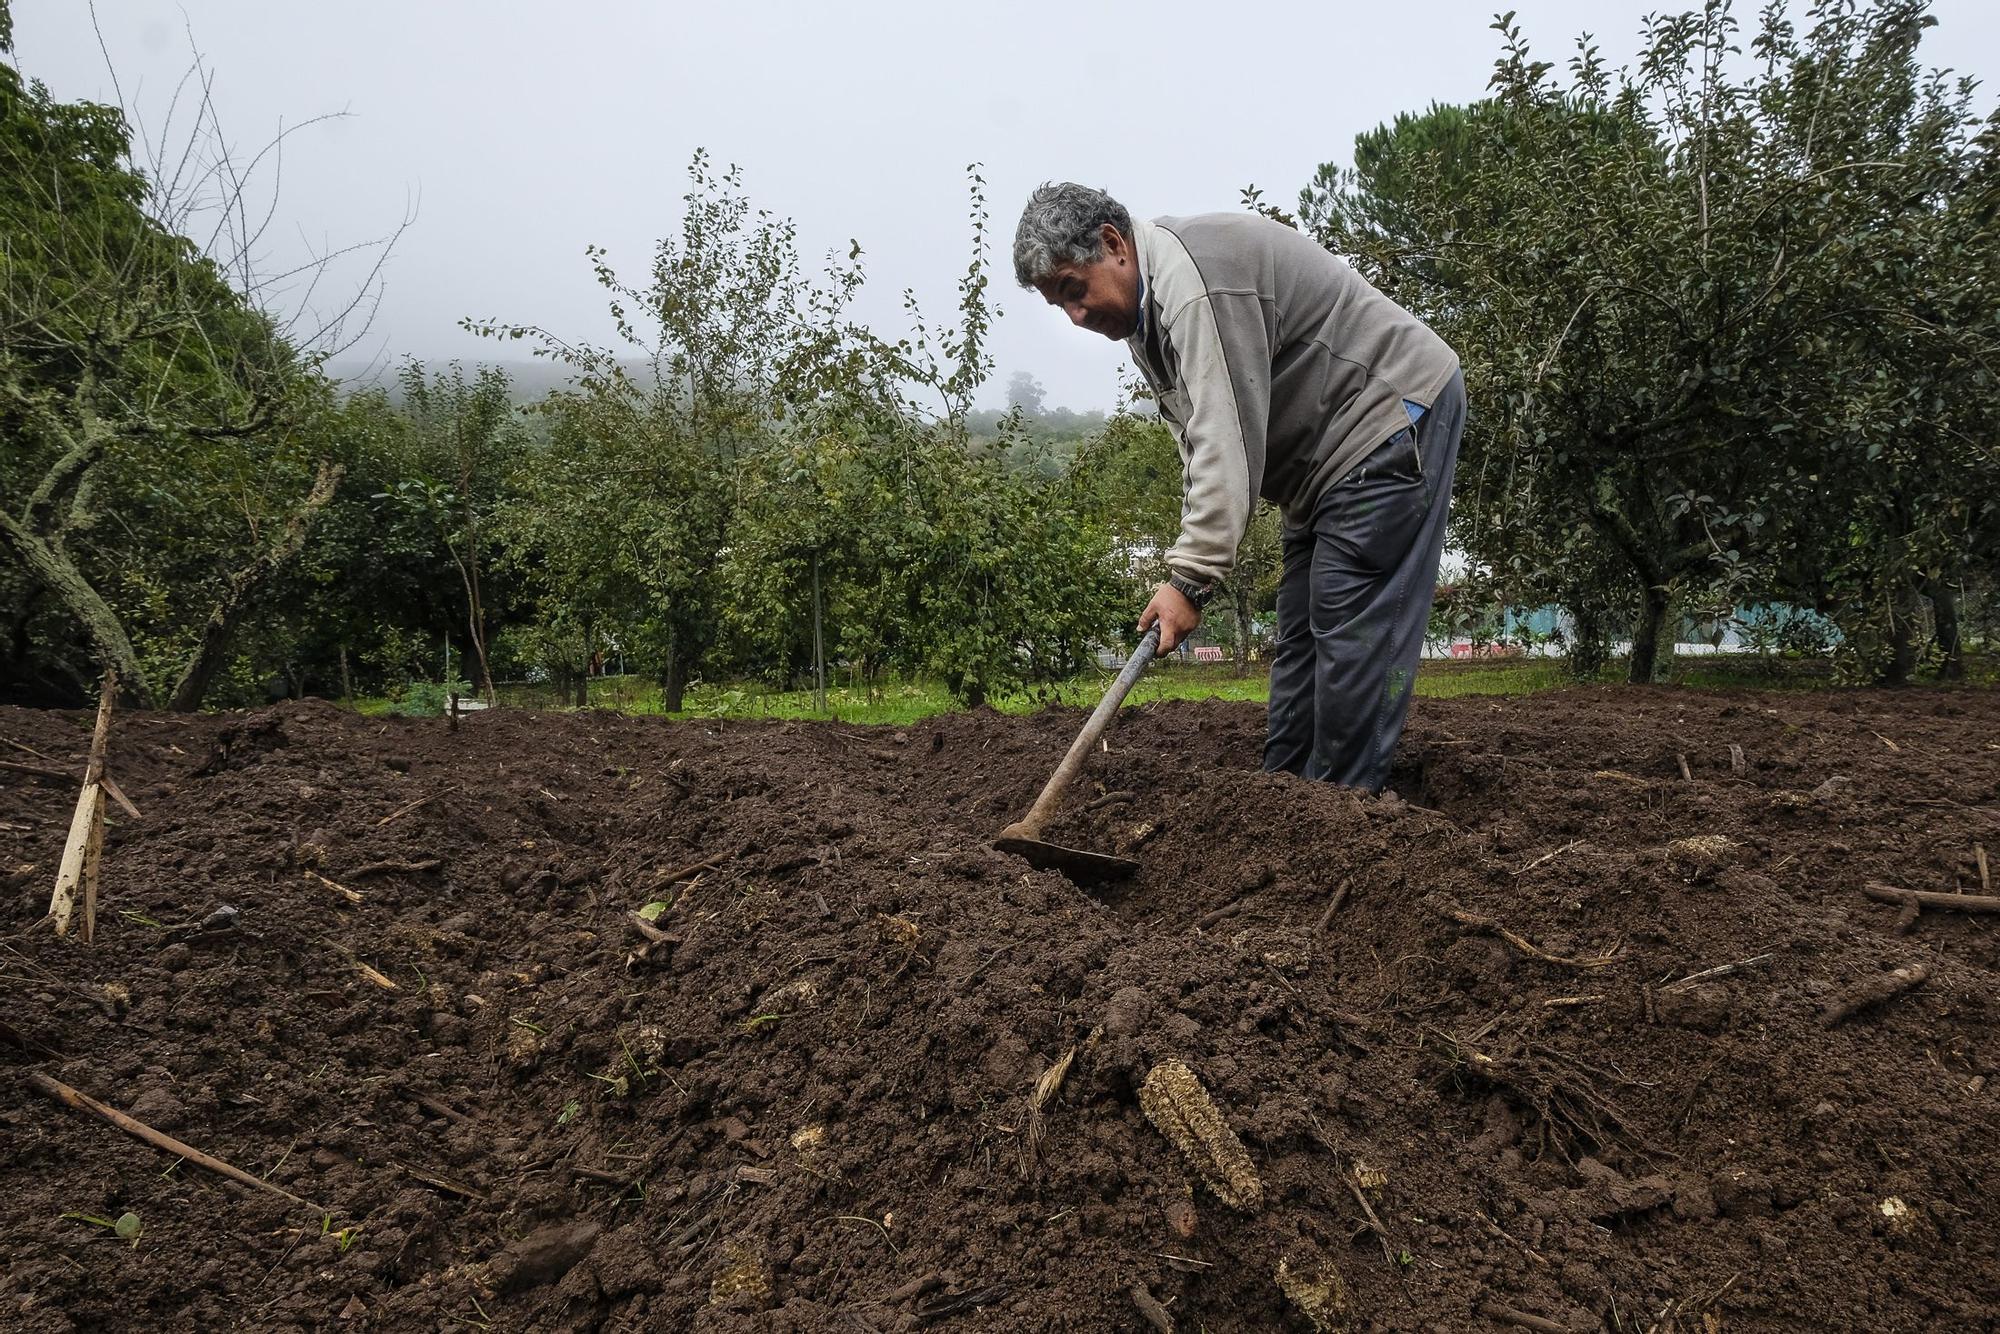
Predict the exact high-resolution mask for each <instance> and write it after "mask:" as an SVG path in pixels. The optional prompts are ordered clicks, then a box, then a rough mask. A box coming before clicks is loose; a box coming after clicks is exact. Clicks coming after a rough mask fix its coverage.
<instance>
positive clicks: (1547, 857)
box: [1514, 838, 1583, 879]
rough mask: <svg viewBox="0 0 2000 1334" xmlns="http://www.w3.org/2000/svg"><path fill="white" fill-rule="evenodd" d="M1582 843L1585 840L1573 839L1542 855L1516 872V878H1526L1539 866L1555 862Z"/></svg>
mask: <svg viewBox="0 0 2000 1334" xmlns="http://www.w3.org/2000/svg"><path fill="white" fill-rule="evenodd" d="M1582 842H1583V840H1582V839H1580V838H1578V839H1572V840H1570V841H1569V842H1568V843H1565V844H1563V845H1562V846H1561V847H1559V848H1557V849H1556V850H1555V851H1554V852H1548V853H1544V854H1542V855H1541V856H1539V857H1537V858H1535V860H1533V861H1531V862H1529V863H1528V864H1527V865H1526V866H1523V867H1522V868H1521V869H1520V870H1518V871H1516V872H1514V875H1515V877H1516V878H1517V879H1518V878H1519V877H1521V876H1524V875H1526V874H1527V873H1528V872H1530V871H1532V870H1534V869H1535V868H1536V867H1537V866H1540V865H1542V863H1544V862H1552V861H1554V860H1555V859H1556V858H1558V857H1560V856H1562V855H1563V854H1564V853H1565V852H1568V851H1569V850H1570V849H1571V848H1574V847H1577V846H1579V845H1580V844H1582Z"/></svg>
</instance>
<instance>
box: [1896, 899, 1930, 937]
mask: <svg viewBox="0 0 2000 1334" xmlns="http://www.w3.org/2000/svg"><path fill="white" fill-rule="evenodd" d="M1922 912H1923V905H1922V904H1920V903H1918V902H1917V896H1916V895H1915V894H1908V893H1906V894H1904V895H1903V911H1901V912H1899V913H1897V914H1896V921H1895V924H1894V925H1893V926H1891V927H1890V928H1889V931H1890V934H1892V935H1898V936H1907V935H1909V934H1910V929H1911V928H1912V927H1914V926H1916V924H1917V918H1918V916H1919V915H1920V914H1921V913H1922Z"/></svg>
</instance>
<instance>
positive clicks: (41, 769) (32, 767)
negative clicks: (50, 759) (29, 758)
mask: <svg viewBox="0 0 2000 1334" xmlns="http://www.w3.org/2000/svg"><path fill="white" fill-rule="evenodd" d="M0 771H5V772H7V773H10V774H26V775H28V777H30V778H46V779H48V780H49V781H50V782H51V783H67V782H68V781H69V775H68V774H66V773H64V772H63V771H62V770H60V769H51V768H49V767H48V766H47V765H43V764H23V763H22V762H21V761H19V760H0Z"/></svg>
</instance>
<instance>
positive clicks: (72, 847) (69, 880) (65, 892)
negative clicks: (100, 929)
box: [49, 668, 118, 944]
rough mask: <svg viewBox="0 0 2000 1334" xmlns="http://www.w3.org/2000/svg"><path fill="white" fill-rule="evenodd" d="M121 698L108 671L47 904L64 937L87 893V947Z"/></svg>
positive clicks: (92, 932) (92, 933) (115, 676)
mask: <svg viewBox="0 0 2000 1334" xmlns="http://www.w3.org/2000/svg"><path fill="white" fill-rule="evenodd" d="M117 698H118V672H117V669H116V668H111V669H107V670H106V671H105V673H104V686H103V689H102V691H101V692H100V693H99V695H98V699H97V726H96V727H95V728H93V729H92V730H91V734H90V762H89V763H88V764H87V765H85V766H84V771H83V791H81V792H79V793H78V794H77V798H76V811H75V813H74V814H73V815H72V816H71V817H70V822H69V841H68V842H67V843H65V844H64V845H63V856H62V864H61V866H60V867H58V869H57V871H56V890H55V894H54V896H53V897H51V898H50V899H49V915H50V916H51V917H53V918H55V923H56V934H57V935H59V936H66V935H68V934H69V923H70V918H71V917H72V916H74V915H75V913H76V895H77V890H78V889H81V890H82V891H83V939H84V943H85V944H88V943H90V940H91V939H92V937H94V936H95V935H96V934H97V865H98V861H99V860H100V858H101V857H102V856H103V853H104V749H105V745H106V743H107V742H108V741H109V739H110V736H111V706H112V704H113V702H114V701H116V700H117Z"/></svg>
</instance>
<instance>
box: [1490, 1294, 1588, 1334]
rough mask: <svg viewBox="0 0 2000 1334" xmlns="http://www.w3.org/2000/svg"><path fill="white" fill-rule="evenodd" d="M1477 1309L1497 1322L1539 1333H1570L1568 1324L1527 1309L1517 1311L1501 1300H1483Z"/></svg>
mask: <svg viewBox="0 0 2000 1334" xmlns="http://www.w3.org/2000/svg"><path fill="white" fill-rule="evenodd" d="M1477 1310H1478V1312H1479V1314H1481V1315H1483V1316H1485V1317H1486V1318H1487V1319H1488V1320H1491V1321H1493V1322H1494V1323H1495V1324H1500V1325H1512V1326H1514V1328H1516V1329H1532V1330H1536V1331H1538V1334H1570V1328H1569V1326H1568V1325H1563V1324H1558V1323H1557V1322H1555V1321H1553V1320H1550V1319H1548V1318H1547V1317H1545V1316H1538V1315H1529V1314H1528V1313H1527V1312H1526V1311H1517V1310H1515V1309H1514V1308H1513V1307H1511V1306H1503V1305H1501V1304H1500V1303H1499V1302H1481V1303H1479V1306H1478V1307H1477Z"/></svg>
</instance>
